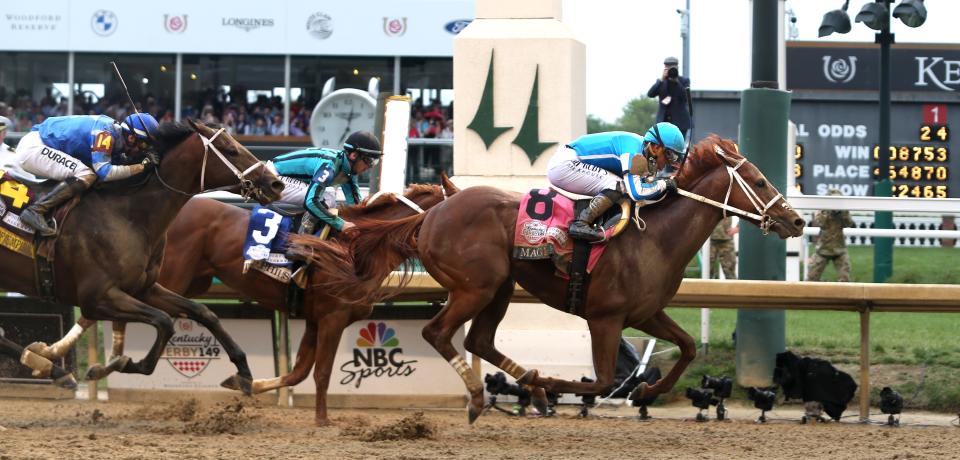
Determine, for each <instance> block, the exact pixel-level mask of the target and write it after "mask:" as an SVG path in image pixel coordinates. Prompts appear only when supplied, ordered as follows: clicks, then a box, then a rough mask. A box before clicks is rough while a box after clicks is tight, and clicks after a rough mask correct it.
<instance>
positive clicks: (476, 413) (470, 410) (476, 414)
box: [467, 406, 480, 425]
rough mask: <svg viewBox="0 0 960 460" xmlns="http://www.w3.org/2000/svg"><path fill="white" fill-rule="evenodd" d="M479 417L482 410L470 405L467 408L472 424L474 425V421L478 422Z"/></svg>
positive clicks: (468, 419)
mask: <svg viewBox="0 0 960 460" xmlns="http://www.w3.org/2000/svg"><path fill="white" fill-rule="evenodd" d="M478 418H480V411H478V410H476V409H474V408H473V406H470V407H468V408H467V422H469V423H470V424H471V425H473V422H476V421H477V419H478Z"/></svg>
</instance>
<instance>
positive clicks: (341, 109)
mask: <svg viewBox="0 0 960 460" xmlns="http://www.w3.org/2000/svg"><path fill="white" fill-rule="evenodd" d="M376 109H377V101H376V100H375V99H374V98H373V97H371V96H370V94H368V93H367V92H366V91H361V90H359V89H352V88H346V89H338V90H336V91H333V92H331V93H330V94H328V95H326V96H324V97H323V98H322V99H320V102H318V103H317V106H316V107H315V108H314V109H313V115H311V116H310V138H311V140H313V145H315V146H317V147H324V148H331V149H340V148H343V142H344V141H345V140H347V136H349V135H350V133H352V132H355V131H373V124H374V119H375V118H376Z"/></svg>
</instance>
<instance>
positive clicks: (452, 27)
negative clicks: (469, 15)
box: [443, 19, 473, 35]
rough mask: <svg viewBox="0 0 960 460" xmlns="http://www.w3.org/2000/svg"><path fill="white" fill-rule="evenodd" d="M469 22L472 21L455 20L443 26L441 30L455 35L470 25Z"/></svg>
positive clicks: (471, 20)
mask: <svg viewBox="0 0 960 460" xmlns="http://www.w3.org/2000/svg"><path fill="white" fill-rule="evenodd" d="M471 22H473V19H457V20H454V21H450V22H448V23H447V25H445V26H443V28H444V30H446V31H447V32H449V33H451V34H453V35H457V34H459V33H460V31H461V30H463V28H464V27H467V26H468V25H470V23H471Z"/></svg>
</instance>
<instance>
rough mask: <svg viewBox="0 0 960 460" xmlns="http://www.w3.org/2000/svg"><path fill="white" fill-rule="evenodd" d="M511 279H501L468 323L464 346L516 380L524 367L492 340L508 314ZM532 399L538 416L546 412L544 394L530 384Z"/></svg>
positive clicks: (511, 293) (523, 371)
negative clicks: (497, 286)
mask: <svg viewBox="0 0 960 460" xmlns="http://www.w3.org/2000/svg"><path fill="white" fill-rule="evenodd" d="M513 286H514V283H513V280H512V279H511V280H507V281H506V282H504V283H503V284H502V285H501V286H500V289H498V290H497V294H496V295H495V296H494V298H493V300H492V301H490V303H489V304H487V307H486V308H484V309H483V310H481V311H480V313H478V314H477V316H476V317H475V318H474V319H473V321H472V322H471V323H470V332H468V333H467V339H466V341H464V346H465V348H466V349H467V351H469V352H470V353H473V354H475V355H477V356H479V357H480V358H483V359H484V360H485V361H487V362H488V363H491V364H493V365H494V366H497V367H498V368H500V369H501V370H503V371H504V372H506V373H507V374H508V375H510V376H511V377H513V378H514V379H519V378H520V377H522V376H523V374H525V373H526V372H527V370H526V369H524V368H523V367H521V366H520V365H519V364H517V363H516V362H514V361H513V360H512V359H510V358H508V357H506V356H505V355H504V354H503V353H501V352H500V350H497V348H496V347H495V346H494V343H495V342H494V339H495V337H496V333H497V326H498V325H499V324H500V322H501V321H503V317H504V315H506V313H507V307H508V306H509V305H510V297H511V296H512V295H513ZM528 389H529V390H530V392H531V400H532V402H533V406H534V407H535V408H536V409H537V411H539V412H540V414H541V415H547V410H548V409H547V394H546V392H545V391H544V390H543V388H541V387H530V386H529V385H528Z"/></svg>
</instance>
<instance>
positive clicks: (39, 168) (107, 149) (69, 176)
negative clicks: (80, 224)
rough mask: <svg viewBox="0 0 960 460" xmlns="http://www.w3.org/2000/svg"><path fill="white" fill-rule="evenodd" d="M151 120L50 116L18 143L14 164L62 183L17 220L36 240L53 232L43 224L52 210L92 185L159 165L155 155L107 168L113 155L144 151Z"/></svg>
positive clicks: (154, 126) (152, 135) (142, 117)
mask: <svg viewBox="0 0 960 460" xmlns="http://www.w3.org/2000/svg"><path fill="white" fill-rule="evenodd" d="M157 129H158V124H157V120H156V119H154V118H153V117H152V116H150V115H149V114H145V113H144V114H140V113H135V114H133V115H130V116H128V117H127V118H126V119H124V120H123V122H119V123H118V122H117V121H115V120H114V119H112V118H110V117H107V116H105V115H73V116H66V117H51V118H48V119H47V120H46V121H44V122H43V123H40V124H39V125H36V126H34V127H33V129H32V130H31V131H30V132H29V133H27V135H25V136H23V139H20V143H19V144H18V145H17V155H18V156H19V157H20V166H21V167H22V168H23V169H24V170H25V171H27V172H29V173H31V174H33V175H35V176H37V177H41V178H46V179H54V180H58V181H62V182H60V183H59V184H57V186H56V187H54V188H53V190H51V191H50V192H49V193H47V194H46V195H44V196H43V197H41V198H40V199H39V200H37V201H35V202H33V203H32V204H31V205H30V206H29V207H28V208H27V209H24V210H23V212H22V213H20V219H21V220H23V222H25V223H26V224H27V225H30V226H31V227H33V228H34V229H36V230H37V233H39V234H40V235H42V236H53V235H55V234H56V233H57V231H56V229H54V228H53V227H51V226H50V225H49V224H48V223H47V220H46V215H47V213H49V212H50V211H51V210H52V209H53V208H55V207H56V206H58V205H60V204H61V203H65V202H66V201H68V200H69V199H70V198H73V197H74V196H76V195H78V194H80V193H82V192H83V191H85V190H87V189H88V188H90V186H91V185H93V183H94V182H97V181H114V180H120V179H125V178H127V177H130V176H132V175H134V174H139V173H141V172H143V171H144V170H146V169H149V168H152V167H154V166H156V165H157V164H159V158H158V157H157V156H156V155H155V154H152V153H151V154H149V155H147V158H145V159H144V160H143V162H142V163H140V164H134V165H116V164H113V159H114V155H119V154H120V153H122V152H126V153H127V154H130V155H137V154H141V153H146V152H147V150H148V149H149V148H150V140H151V139H153V138H155V136H156V133H157Z"/></svg>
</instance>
